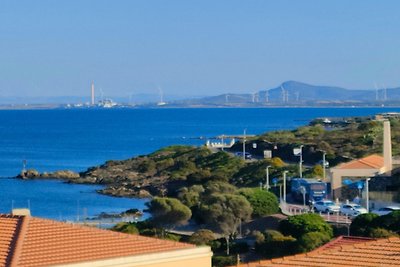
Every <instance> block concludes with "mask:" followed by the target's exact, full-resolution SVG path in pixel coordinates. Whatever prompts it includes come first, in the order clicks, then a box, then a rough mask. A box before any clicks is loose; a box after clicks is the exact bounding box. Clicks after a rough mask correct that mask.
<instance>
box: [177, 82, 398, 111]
mask: <svg viewBox="0 0 400 267" xmlns="http://www.w3.org/2000/svg"><path fill="white" fill-rule="evenodd" d="M396 101H397V102H399V103H400V88H389V89H386V90H384V89H379V90H374V89H368V90H367V89H364V90H351V89H346V88H341V87H336V86H319V85H311V84H306V83H301V82H296V81H287V82H284V83H282V84H281V85H279V86H278V87H275V88H271V89H269V90H261V91H258V92H256V93H254V94H223V95H218V96H209V97H204V98H198V99H188V100H183V101H175V102H173V103H171V104H175V105H178V106H179V105H192V106H196V105H197V106H201V105H204V106H251V105H253V106H257V105H258V106H260V105H303V106H311V105H323V104H338V105H340V104H351V103H370V104H372V105H377V104H379V105H381V104H382V103H384V102H396Z"/></svg>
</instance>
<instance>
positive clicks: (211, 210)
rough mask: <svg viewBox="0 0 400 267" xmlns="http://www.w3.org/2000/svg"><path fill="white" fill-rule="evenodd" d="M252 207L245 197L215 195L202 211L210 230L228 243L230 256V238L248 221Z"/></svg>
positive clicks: (208, 200) (203, 206)
mask: <svg viewBox="0 0 400 267" xmlns="http://www.w3.org/2000/svg"><path fill="white" fill-rule="evenodd" d="M252 210H253V209H252V207H251V205H250V203H249V202H248V201H247V200H246V198H245V197H243V196H240V195H234V194H213V195H211V196H210V197H209V198H208V199H207V202H206V203H205V204H203V205H202V207H201V211H202V214H203V216H204V219H205V221H206V223H207V224H208V226H209V227H210V229H213V230H215V231H216V232H217V233H220V234H221V235H223V236H224V237H225V239H226V242H227V255H229V238H230V237H231V236H232V235H233V234H235V233H236V231H237V229H238V226H239V225H240V223H241V222H244V221H247V220H248V219H249V218H250V216H251V213H252Z"/></svg>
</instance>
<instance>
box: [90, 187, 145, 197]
mask: <svg viewBox="0 0 400 267" xmlns="http://www.w3.org/2000/svg"><path fill="white" fill-rule="evenodd" d="M97 192H99V193H101V194H105V195H110V196H118V197H135V198H151V197H152V195H151V194H150V193H149V191H147V190H145V189H139V190H134V189H130V188H126V187H120V186H110V187H107V188H105V189H101V190H98V191H97Z"/></svg>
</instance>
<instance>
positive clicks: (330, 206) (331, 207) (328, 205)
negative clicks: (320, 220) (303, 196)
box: [314, 200, 340, 213]
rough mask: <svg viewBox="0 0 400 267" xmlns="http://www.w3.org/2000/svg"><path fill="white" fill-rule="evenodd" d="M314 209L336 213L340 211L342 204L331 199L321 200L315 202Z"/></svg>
mask: <svg viewBox="0 0 400 267" xmlns="http://www.w3.org/2000/svg"><path fill="white" fill-rule="evenodd" d="M314 210H315V211H317V212H326V213H335V212H339V210H340V206H339V205H337V204H336V203H335V202H333V201H330V200H321V201H317V202H315V203H314Z"/></svg>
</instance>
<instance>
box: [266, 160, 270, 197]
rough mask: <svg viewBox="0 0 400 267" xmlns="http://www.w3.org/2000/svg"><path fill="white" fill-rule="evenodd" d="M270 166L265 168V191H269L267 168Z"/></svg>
mask: <svg viewBox="0 0 400 267" xmlns="http://www.w3.org/2000/svg"><path fill="white" fill-rule="evenodd" d="M270 167H271V166H267V168H265V188H266V189H267V191H268V190H269V168H270Z"/></svg>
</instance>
